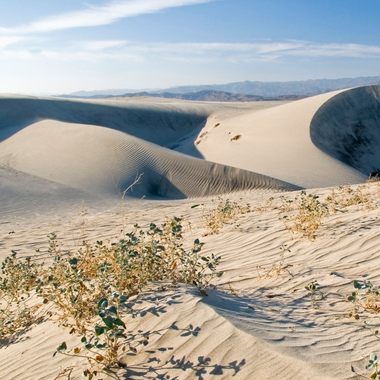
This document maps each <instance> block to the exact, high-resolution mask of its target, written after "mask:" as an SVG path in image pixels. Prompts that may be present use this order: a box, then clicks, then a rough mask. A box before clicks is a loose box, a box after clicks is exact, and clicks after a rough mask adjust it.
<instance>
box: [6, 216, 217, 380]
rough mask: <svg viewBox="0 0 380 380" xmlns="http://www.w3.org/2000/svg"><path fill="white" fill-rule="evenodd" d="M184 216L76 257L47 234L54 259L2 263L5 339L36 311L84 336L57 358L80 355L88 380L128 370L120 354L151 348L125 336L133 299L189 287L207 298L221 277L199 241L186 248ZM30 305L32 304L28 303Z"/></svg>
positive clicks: (85, 248)
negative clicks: (160, 288)
mask: <svg viewBox="0 0 380 380" xmlns="http://www.w3.org/2000/svg"><path fill="white" fill-rule="evenodd" d="M181 222H182V221H181V219H180V218H173V219H170V220H167V221H166V222H165V223H163V224H162V225H161V226H160V227H159V226H157V225H155V224H153V223H152V224H150V226H149V227H148V228H147V229H142V228H140V227H139V226H138V225H136V226H135V229H134V230H133V231H132V232H130V233H127V234H126V236H125V238H124V239H122V240H120V241H119V242H117V243H114V244H105V243H103V242H102V241H97V242H96V243H95V244H90V243H87V242H83V244H82V246H81V247H80V248H79V249H78V250H75V251H73V252H72V251H69V252H67V251H65V252H64V251H63V250H62V249H60V246H59V244H58V242H57V237H56V235H54V234H51V235H50V236H49V250H48V251H49V259H48V260H45V261H44V263H38V264H37V263H34V262H32V261H31V260H30V259H18V258H17V257H16V255H15V254H13V255H12V256H11V257H9V258H8V259H6V260H5V262H4V263H3V266H2V272H1V276H0V296H1V300H0V302H1V306H2V307H1V312H0V334H1V336H2V338H3V339H12V337H13V336H14V334H16V333H17V332H19V331H20V330H22V329H24V328H28V327H29V326H30V325H31V324H33V323H34V322H35V318H36V311H37V310H40V311H41V309H44V310H45V311H46V310H47V308H49V309H50V311H49V312H47V311H46V313H45V318H47V319H51V320H52V321H53V322H56V323H58V324H60V325H62V326H64V327H66V328H68V329H69V331H70V333H71V334H75V335H78V336H79V337H81V344H80V345H79V346H76V347H74V348H72V349H69V348H68V347H67V344H66V343H65V342H63V343H62V344H61V345H60V346H59V347H58V348H57V352H56V353H61V354H65V355H69V356H78V357H83V358H84V359H86V360H87V362H88V364H89V366H88V368H87V369H86V370H85V371H84V375H85V376H86V377H88V378H90V379H92V378H93V377H95V376H97V375H98V374H99V373H101V372H107V373H112V371H113V370H114V369H115V368H117V367H120V366H123V365H122V364H121V361H120V357H121V355H124V354H125V353H128V352H135V351H136V346H139V345H145V344H147V339H148V337H147V336H145V335H144V334H136V333H132V332H130V331H128V329H127V326H126V324H125V322H124V321H123V318H124V317H125V316H126V315H127V314H128V313H131V312H132V311H131V307H132V306H131V304H130V299H131V297H136V296H138V295H139V294H140V293H141V292H142V291H143V290H144V289H145V288H146V286H147V285H148V284H152V283H153V284H154V283H156V282H157V281H165V283H168V284H178V283H185V284H192V285H195V286H197V287H198V288H199V289H200V291H201V292H202V293H204V292H205V288H207V287H208V286H209V284H210V281H211V280H212V279H213V278H214V277H215V276H220V275H221V273H219V272H217V271H216V268H217V266H218V264H219V262H220V257H216V256H214V255H212V256H210V257H209V256H202V255H201V250H202V247H203V243H201V242H200V241H199V240H198V239H197V240H195V241H194V243H193V245H192V246H191V247H190V248H189V249H185V248H184V245H183V235H182V231H183V227H182V223H181ZM28 300H33V305H34V306H32V305H29V304H28V302H27V301H28Z"/></svg>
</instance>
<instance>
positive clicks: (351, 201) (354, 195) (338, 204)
mask: <svg viewBox="0 0 380 380" xmlns="http://www.w3.org/2000/svg"><path fill="white" fill-rule="evenodd" d="M326 203H327V204H328V207H329V209H330V212H331V213H335V212H337V211H339V210H340V209H344V208H346V207H350V206H356V205H365V206H367V207H368V208H371V206H372V199H371V197H370V195H369V194H368V192H366V189H365V187H363V186H358V187H357V188H355V189H353V188H352V187H350V186H339V187H338V188H337V189H333V190H332V191H331V194H329V195H328V196H327V197H326Z"/></svg>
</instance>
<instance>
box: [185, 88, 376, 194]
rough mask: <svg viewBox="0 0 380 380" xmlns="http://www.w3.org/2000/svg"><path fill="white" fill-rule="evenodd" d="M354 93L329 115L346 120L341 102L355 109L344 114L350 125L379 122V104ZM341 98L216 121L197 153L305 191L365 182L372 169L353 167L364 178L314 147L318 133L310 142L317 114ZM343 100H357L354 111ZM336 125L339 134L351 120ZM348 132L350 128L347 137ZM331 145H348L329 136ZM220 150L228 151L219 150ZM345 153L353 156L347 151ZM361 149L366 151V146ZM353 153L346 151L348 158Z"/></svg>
mask: <svg viewBox="0 0 380 380" xmlns="http://www.w3.org/2000/svg"><path fill="white" fill-rule="evenodd" d="M351 91H352V90H348V91H347V92H345V93H344V94H342V95H341V96H339V97H337V98H336V99H334V104H337V107H338V110H337V111H336V112H334V111H333V110H332V111H330V114H329V115H331V112H332V113H334V115H335V114H340V115H343V112H342V111H341V109H340V108H339V104H341V101H343V106H340V107H341V108H345V109H350V110H351V111H350V113H349V112H348V111H347V112H346V113H345V116H346V117H347V120H349V121H350V123H352V124H354V123H355V120H356V119H357V118H358V117H360V115H363V114H364V115H366V114H368V115H370V116H369V119H370V120H372V123H377V120H378V119H377V118H373V117H372V116H373V115H372V114H373V113H374V112H375V110H378V109H379V103H378V100H377V102H376V101H374V100H373V99H372V97H371V96H360V94H359V97H357V96H356V95H357V92H356V91H354V92H353V93H352V92H351ZM376 91H378V88H377V90H376ZM337 94H338V93H329V94H324V95H320V96H315V97H312V98H307V99H302V100H299V101H296V102H292V103H289V104H285V105H281V106H278V107H275V108H272V109H268V110H261V111H258V112H244V113H242V114H241V115H238V116H234V117H232V118H227V119H221V118H218V117H215V118H214V119H212V120H209V122H208V123H207V124H206V126H205V127H204V128H203V130H202V131H201V133H200V136H202V137H200V138H199V139H198V141H199V144H198V145H197V149H198V150H199V151H200V152H201V153H202V155H203V156H204V157H205V159H207V160H211V161H215V162H219V163H223V164H226V165H231V166H237V167H240V168H244V169H247V170H251V171H254V172H258V173H265V174H266V175H270V176H273V177H276V178H279V179H282V180H284V181H287V182H290V183H294V184H297V185H299V186H302V187H321V186H334V185H339V184H343V183H347V184H348V183H358V182H361V181H362V180H363V179H365V178H366V177H367V176H368V173H369V172H370V171H371V169H370V166H369V165H368V164H367V165H362V166H361V167H358V165H355V167H356V168H357V169H360V170H362V171H363V172H364V173H365V174H363V173H360V172H359V171H357V170H355V169H354V168H353V167H352V166H351V165H347V164H345V163H343V162H341V161H339V160H338V159H337V158H339V159H340V158H341V156H339V157H338V155H337V154H333V155H330V154H326V151H327V153H329V151H328V150H327V149H323V150H321V149H319V148H318V147H317V146H316V145H318V146H322V143H321V142H320V140H321V137H320V134H318V135H317V134H316V133H315V134H314V139H313V140H314V141H312V139H311V137H310V124H311V121H312V119H313V117H314V115H315V114H316V112H317V111H318V110H319V108H320V107H321V106H322V105H323V104H324V103H326V102H329V101H330V100H332V99H333V98H334V96H335V95H337ZM345 94H346V95H345ZM345 97H346V98H350V99H356V101H357V106H356V108H354V109H352V108H350V105H349V104H347V101H346V102H344V99H345ZM326 107H327V106H326ZM366 108H370V110H371V112H369V113H368V109H366ZM376 112H378V111H376ZM328 120H330V118H329V119H328ZM335 120H336V121H335V123H336V125H337V127H336V128H335V130H336V129H337V128H339V127H340V128H342V129H343V130H346V129H345V128H343V127H342V126H346V125H347V124H348V123H347V120H339V117H338V116H337V117H336V119H335ZM327 123H328V121H327ZM327 125H329V124H327ZM328 130H329V129H328ZM348 130H349V128H347V134H349V132H348ZM375 130H376V128H375V127H374V125H372V127H371V126H370V125H369V126H368V129H367V131H366V132H365V135H366V136H367V138H368V139H371V134H372V132H370V133H368V131H375ZM377 131H378V128H377ZM376 133H377V132H376ZM236 136H239V139H238V140H235V141H234V140H232V141H231V139H233V138H234V137H236ZM329 137H331V138H330V139H329ZM324 140H326V138H325V139H324ZM327 140H329V143H330V144H331V146H333V147H335V148H334V149H337V147H338V146H339V144H345V142H344V140H343V138H341V136H338V135H335V136H328V137H327ZM377 141H378V138H377V139H376V140H375V142H374V146H378V145H376V144H378V142H377ZM359 144H360V142H359ZM347 145H348V144H347ZM220 146H223V147H224V149H220V148H219V147H220ZM360 146H362V145H360ZM346 149H347V150H348V151H350V147H349V146H347V147H346ZM362 149H363V150H367V149H366V147H365V146H364V147H362ZM185 151H186V150H185ZM187 151H188V150H187ZM330 151H331V149H330ZM372 151H373V149H372ZM349 154H350V153H349V152H348V153H347V155H348V156H349ZM335 157H336V158H335ZM345 161H346V162H347V160H345Z"/></svg>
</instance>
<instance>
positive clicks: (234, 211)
mask: <svg viewBox="0 0 380 380" xmlns="http://www.w3.org/2000/svg"><path fill="white" fill-rule="evenodd" d="M250 211H251V208H250V205H249V204H245V205H244V204H243V205H241V204H240V203H238V202H232V201H230V200H229V199H226V200H219V203H218V204H217V206H216V207H215V208H214V209H212V210H210V211H208V212H207V214H206V215H205V216H204V219H205V227H206V228H207V230H208V234H210V235H212V234H217V233H218V232H219V231H220V230H221V229H222V228H223V226H224V225H225V224H227V223H232V222H234V221H236V220H237V218H238V217H239V216H240V215H243V214H247V213H248V212H250Z"/></svg>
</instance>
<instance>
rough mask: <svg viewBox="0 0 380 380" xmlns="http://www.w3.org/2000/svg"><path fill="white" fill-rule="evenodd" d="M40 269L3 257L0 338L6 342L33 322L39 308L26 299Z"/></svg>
mask: <svg viewBox="0 0 380 380" xmlns="http://www.w3.org/2000/svg"><path fill="white" fill-rule="evenodd" d="M39 269H40V267H39V266H38V265H37V264H34V263H32V262H31V260H30V258H26V259H25V260H24V261H19V260H17V259H16V253H15V252H13V253H12V255H11V256H9V257H7V258H6V259H5V261H4V262H3V264H2V266H1V271H2V274H3V276H1V277H0V337H1V339H6V338H8V337H11V336H15V335H17V334H18V333H20V332H22V331H23V330H25V329H26V328H28V327H29V326H30V325H32V324H33V323H34V322H36V320H37V311H38V309H39V307H40V306H39V305H33V302H32V300H31V299H30V296H31V293H32V291H33V289H34V288H35V286H36V281H37V276H38V273H39Z"/></svg>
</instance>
